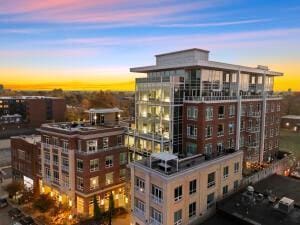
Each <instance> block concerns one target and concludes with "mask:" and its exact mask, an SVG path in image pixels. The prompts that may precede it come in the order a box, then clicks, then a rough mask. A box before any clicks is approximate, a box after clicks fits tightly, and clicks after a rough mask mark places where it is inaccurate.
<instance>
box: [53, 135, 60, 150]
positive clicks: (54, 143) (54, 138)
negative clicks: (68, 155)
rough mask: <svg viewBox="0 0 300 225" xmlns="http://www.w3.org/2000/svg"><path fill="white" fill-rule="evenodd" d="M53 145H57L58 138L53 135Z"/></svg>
mask: <svg viewBox="0 0 300 225" xmlns="http://www.w3.org/2000/svg"><path fill="white" fill-rule="evenodd" d="M53 145H54V147H55V148H57V147H59V140H58V138H57V137H53Z"/></svg>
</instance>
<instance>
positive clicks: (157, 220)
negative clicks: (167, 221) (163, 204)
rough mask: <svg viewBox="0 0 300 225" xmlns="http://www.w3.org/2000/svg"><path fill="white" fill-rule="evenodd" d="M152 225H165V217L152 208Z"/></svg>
mask: <svg viewBox="0 0 300 225" xmlns="http://www.w3.org/2000/svg"><path fill="white" fill-rule="evenodd" d="M150 223H151V224H152V223H153V224H156V225H158V224H163V217H162V214H161V212H159V211H158V210H156V209H154V208H152V207H151V215H150Z"/></svg>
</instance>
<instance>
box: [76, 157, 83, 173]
mask: <svg viewBox="0 0 300 225" xmlns="http://www.w3.org/2000/svg"><path fill="white" fill-rule="evenodd" d="M77 171H78V172H82V171H83V160H82V159H77Z"/></svg>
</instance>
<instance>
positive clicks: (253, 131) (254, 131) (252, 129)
mask: <svg viewBox="0 0 300 225" xmlns="http://www.w3.org/2000/svg"><path fill="white" fill-rule="evenodd" d="M247 131H248V132H250V133H259V132H260V127H256V126H255V127H249V128H248V129H247Z"/></svg>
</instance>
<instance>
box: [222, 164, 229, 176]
mask: <svg viewBox="0 0 300 225" xmlns="http://www.w3.org/2000/svg"><path fill="white" fill-rule="evenodd" d="M228 174H229V167H228V166H225V167H224V168H223V178H224V179H225V178H227V177H228Z"/></svg>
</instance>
